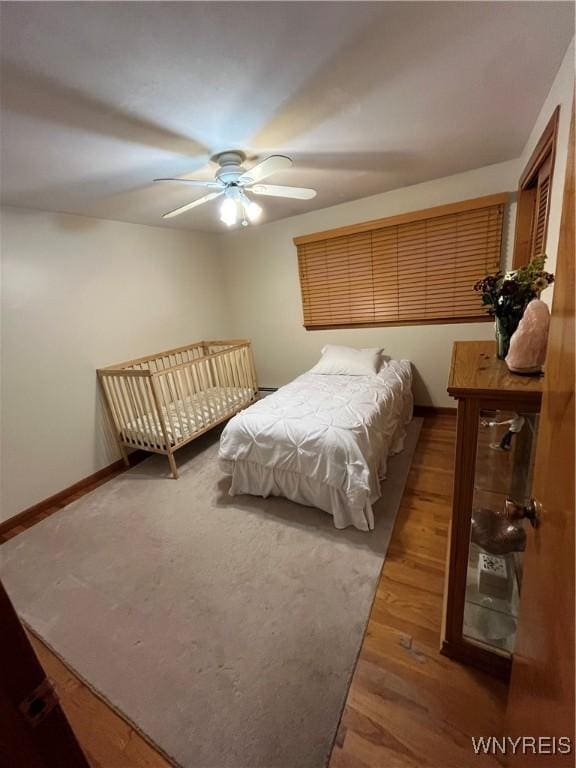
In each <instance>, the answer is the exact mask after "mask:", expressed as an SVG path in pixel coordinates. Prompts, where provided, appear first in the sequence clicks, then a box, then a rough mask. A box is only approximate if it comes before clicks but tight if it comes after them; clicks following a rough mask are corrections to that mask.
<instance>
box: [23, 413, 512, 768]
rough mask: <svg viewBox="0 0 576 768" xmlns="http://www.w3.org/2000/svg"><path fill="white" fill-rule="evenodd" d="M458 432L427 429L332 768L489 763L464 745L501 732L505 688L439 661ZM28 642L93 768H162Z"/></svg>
mask: <svg viewBox="0 0 576 768" xmlns="http://www.w3.org/2000/svg"><path fill="white" fill-rule="evenodd" d="M455 427H456V421H455V418H454V417H453V416H451V415H442V416H429V417H426V419H425V421H424V426H423V429H422V433H421V437H420V441H419V444H418V447H417V451H416V455H415V458H414V462H413V465H412V469H411V471H410V475H409V478H408V484H407V488H406V492H405V494H404V498H403V501H402V505H401V508H400V511H399V514H398V520H397V523H396V527H395V530H394V534H393V537H392V542H391V544H390V549H389V552H388V556H387V558H386V562H385V564H384V569H383V572H382V576H381V579H380V583H379V586H378V591H377V594H376V597H375V600H374V605H373V609H372V613H371V616H370V621H369V624H368V628H367V631H366V636H365V638H364V642H363V645H362V650H361V653H360V657H359V660H358V665H357V668H356V671H355V674H354V677H353V680H352V685H351V688H350V691H349V694H348V699H347V702H346V707H345V709H344V712H343V716H342V721H341V724H340V728H339V730H338V734H337V737H336V743H335V745H334V749H333V752H332V756H331V760H330V768H468V766H470V767H471V768H473V767H474V766H480V767H481V766H496V765H498V764H497V763H496V762H495V761H493V760H492V758H490V757H487V756H482V757H476V756H474V755H473V750H472V745H471V740H470V736H471V735H475V736H480V735H492V734H498V732H499V723H500V721H501V719H502V716H503V709H504V701H505V695H506V689H505V686H504V685H503V684H502V683H500V682H498V681H496V680H495V679H492V678H490V677H488V676H485V675H482V674H481V673H479V672H475V671H473V670H471V669H468V668H466V667H463V666H460V665H458V664H456V663H454V662H452V661H450V660H448V659H446V658H444V657H443V656H440V654H439V653H438V648H439V644H440V626H441V617H442V593H443V586H444V564H445V555H446V545H447V532H448V521H449V516H450V500H451V493H452V467H453V462H454V439H455ZM32 642H33V645H34V648H35V649H36V652H37V653H38V656H39V657H40V660H41V662H42V664H43V666H44V668H45V669H46V672H47V674H48V676H49V677H50V678H51V679H52V680H53V681H54V682H55V684H56V686H57V690H58V693H59V695H60V699H61V702H62V705H63V708H64V710H65V712H66V714H67V715H68V718H69V720H70V722H71V724H72V727H73V728H74V730H75V732H76V734H77V736H78V739H79V740H80V743H81V744H82V746H83V748H84V750H85V752H86V754H87V756H88V759H89V761H90V763H91V765H92V766H94V768H166V766H168V765H169V763H168V762H167V761H166V760H165V759H164V758H163V757H162V755H160V754H159V753H158V752H156V751H155V750H154V749H153V748H152V747H151V746H150V745H149V744H148V743H147V742H146V741H145V740H144V739H143V738H142V736H140V734H139V733H137V732H136V731H135V730H134V729H133V728H132V727H131V726H130V725H129V724H128V723H127V722H125V721H124V720H123V719H122V718H121V717H119V716H118V715H117V714H116V713H115V712H114V711H113V710H112V709H111V708H110V707H109V706H108V705H107V704H106V703H105V702H103V701H102V700H101V699H99V698H98V697H97V696H96V695H95V694H94V693H92V691H91V690H90V689H89V688H88V687H87V686H86V685H84V683H82V682H81V681H80V680H79V679H78V678H77V677H76V676H75V675H74V674H73V673H72V672H71V671H69V670H68V669H67V667H66V666H65V665H64V664H63V663H62V662H61V661H60V660H59V659H58V658H57V657H56V656H55V655H54V654H53V653H51V651H50V650H49V649H48V648H47V647H46V646H44V644H43V643H42V642H40V641H39V640H37V639H35V638H32ZM210 768H218V766H211V767H210ZM238 768H252V767H251V766H238ZM291 768H299V766H293V767H291Z"/></svg>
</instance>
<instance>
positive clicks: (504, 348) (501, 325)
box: [494, 317, 511, 360]
mask: <svg viewBox="0 0 576 768" xmlns="http://www.w3.org/2000/svg"><path fill="white" fill-rule="evenodd" d="M494 330H495V332H496V356H497V357H498V359H499V360H504V358H505V357H506V355H507V354H508V350H509V349H510V338H511V334H509V333H508V328H507V323H505V322H504V321H503V320H502V318H500V317H497V318H496V321H495V323H494Z"/></svg>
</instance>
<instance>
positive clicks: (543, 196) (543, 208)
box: [531, 156, 552, 258]
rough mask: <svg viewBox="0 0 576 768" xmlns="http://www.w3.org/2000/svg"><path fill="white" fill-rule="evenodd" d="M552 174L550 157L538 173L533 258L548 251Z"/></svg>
mask: <svg viewBox="0 0 576 768" xmlns="http://www.w3.org/2000/svg"><path fill="white" fill-rule="evenodd" d="M551 172H552V157H551V156H548V158H547V159H546V160H545V161H544V163H543V164H542V167H541V168H540V170H539V172H538V181H537V186H536V200H535V205H534V221H533V225H532V247H531V256H532V258H534V257H535V256H541V255H542V254H543V253H544V251H545V250H546V233H547V229H548V209H549V206H550V188H551V185H550V182H551Z"/></svg>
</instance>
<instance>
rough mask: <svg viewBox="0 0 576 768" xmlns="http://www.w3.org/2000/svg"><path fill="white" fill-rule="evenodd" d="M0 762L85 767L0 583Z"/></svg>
mask: <svg viewBox="0 0 576 768" xmlns="http://www.w3.org/2000/svg"><path fill="white" fill-rule="evenodd" d="M0 654H1V661H0V766H2V768H4V766H6V768H20V767H21V768H89V765H88V762H87V760H86V758H85V757H84V754H83V753H82V750H81V749H80V747H79V745H78V742H77V741H76V737H75V736H74V733H73V732H72V729H71V728H70V725H69V723H68V720H67V719H66V716H65V715H64V712H63V711H62V709H61V707H60V705H59V704H58V700H57V698H56V695H55V692H54V690H53V688H52V686H51V684H50V681H49V680H48V679H47V678H46V675H45V673H44V670H43V669H42V666H41V665H40V662H39V661H38V659H37V658H36V654H35V653H34V650H33V649H32V646H31V645H30V641H29V640H28V638H27V636H26V633H25V631H24V629H23V627H22V625H21V624H20V621H19V619H18V617H17V615H16V612H15V610H14V608H13V606H12V603H11V602H10V599H9V597H8V595H7V594H6V591H5V590H4V587H3V586H2V584H1V583H0Z"/></svg>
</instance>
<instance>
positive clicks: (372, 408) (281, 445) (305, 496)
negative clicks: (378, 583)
mask: <svg viewBox="0 0 576 768" xmlns="http://www.w3.org/2000/svg"><path fill="white" fill-rule="evenodd" d="M412 402H413V401H412V376H411V369H410V362H409V361H407V360H399V361H397V360H392V361H390V362H389V363H387V364H386V365H385V367H384V368H383V370H382V371H381V372H380V373H379V374H378V375H374V376H328V375H321V374H313V373H305V374H303V375H302V376H299V377H298V378H297V379H295V380H294V381H293V382H291V383H290V384H288V385H286V386H284V387H282V388H281V389H279V390H278V391H277V392H275V393H274V394H272V395H270V396H268V397H265V398H264V399H263V400H260V401H258V402H257V403H255V404H254V405H252V406H250V407H249V408H247V409H246V410H244V411H242V412H241V413H239V414H237V415H236V416H234V418H233V419H231V420H230V421H229V422H228V424H227V425H226V428H225V429H224V431H223V433H222V437H221V440H220V452H219V457H220V463H221V466H222V468H223V469H224V471H226V472H228V473H229V474H232V486H231V489H230V493H231V495H236V494H238V493H252V494H256V495H261V496H267V495H269V494H274V495H283V496H288V498H291V499H293V500H294V501H297V502H299V503H303V504H309V505H312V506H317V507H320V508H321V509H324V510H325V511H327V512H330V513H331V514H332V515H333V516H334V525H335V526H336V527H337V528H345V527H346V526H348V525H354V526H355V527H356V528H359V529H360V530H371V529H372V528H373V527H374V518H373V513H372V503H373V502H374V501H376V499H378V498H379V497H380V495H381V494H380V480H382V479H383V478H384V477H385V476H386V462H387V458H388V456H389V455H390V454H393V453H397V452H399V451H401V450H402V447H403V443H404V436H405V426H406V424H407V423H408V422H409V421H410V419H411V418H412Z"/></svg>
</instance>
